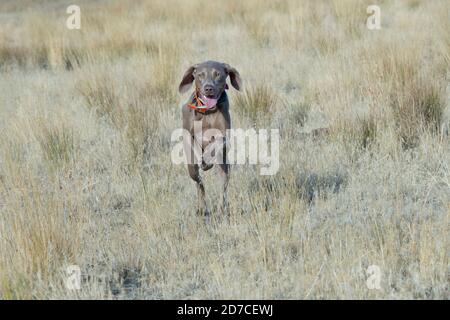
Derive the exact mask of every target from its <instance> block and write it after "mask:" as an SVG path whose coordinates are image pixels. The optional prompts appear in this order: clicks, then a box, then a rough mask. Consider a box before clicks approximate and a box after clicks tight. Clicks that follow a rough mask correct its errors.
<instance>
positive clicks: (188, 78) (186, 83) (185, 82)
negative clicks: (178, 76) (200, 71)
mask: <svg viewBox="0 0 450 320" xmlns="http://www.w3.org/2000/svg"><path fill="white" fill-rule="evenodd" d="M196 67H197V65H196V64H195V65H193V66H190V67H189V69H187V70H186V72H185V73H184V76H183V79H182V80H181V82H180V85H179V86H178V91H179V92H180V93H185V92H186V91H188V90H189V88H190V87H191V85H192V82H194V71H195V68H196Z"/></svg>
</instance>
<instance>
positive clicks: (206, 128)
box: [193, 112, 225, 148]
mask: <svg viewBox="0 0 450 320" xmlns="http://www.w3.org/2000/svg"><path fill="white" fill-rule="evenodd" d="M221 117H223V115H222V114H221V113H220V112H215V113H213V114H208V115H199V114H197V115H196V116H195V121H194V123H193V133H194V138H195V140H196V141H197V142H198V143H199V144H200V145H201V146H202V148H206V146H207V145H209V144H210V143H211V142H212V141H214V140H215V139H217V138H219V136H222V137H224V136H225V130H224V126H223V125H221V123H222V122H223V119H222V120H221Z"/></svg>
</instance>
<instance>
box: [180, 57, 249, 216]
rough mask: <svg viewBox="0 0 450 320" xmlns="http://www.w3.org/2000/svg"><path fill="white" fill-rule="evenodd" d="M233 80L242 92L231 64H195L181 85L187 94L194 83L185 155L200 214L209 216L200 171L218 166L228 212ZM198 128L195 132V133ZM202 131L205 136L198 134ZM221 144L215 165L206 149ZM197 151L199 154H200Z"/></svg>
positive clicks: (187, 113)
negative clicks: (230, 90)
mask: <svg viewBox="0 0 450 320" xmlns="http://www.w3.org/2000/svg"><path fill="white" fill-rule="evenodd" d="M228 76H229V77H230V82H231V85H232V86H233V87H234V88H235V89H236V90H240V89H241V86H242V84H241V82H242V81H241V78H240V75H239V72H238V71H237V70H236V69H235V68H233V67H231V66H229V65H228V64H225V63H221V62H216V61H205V62H202V63H199V64H196V65H193V66H191V67H189V69H187V71H186V73H185V74H184V76H183V80H181V83H180V85H179V88H178V90H179V92H180V93H185V92H186V91H188V90H189V88H190V87H191V85H192V83H193V82H194V85H195V89H194V92H193V93H192V95H191V97H190V98H189V100H188V102H187V103H186V104H184V105H183V107H182V116H183V129H184V130H185V132H186V133H187V132H188V133H189V134H186V135H185V137H184V140H183V141H184V152H185V154H186V157H187V160H188V161H187V162H188V171H189V175H190V177H191V178H192V179H193V180H194V181H195V182H196V184H197V193H198V213H200V214H203V215H206V216H207V215H209V213H210V212H209V210H208V207H207V205H206V200H205V187H204V185H203V182H202V178H201V176H200V173H199V168H200V167H201V169H202V170H203V171H206V170H209V169H211V168H212V167H213V165H214V164H217V166H218V168H219V176H220V178H221V180H222V186H223V190H222V191H223V194H222V205H221V209H222V213H228V199H227V188H228V180H229V171H230V168H229V164H228V163H227V161H226V140H225V137H226V130H228V129H230V127H231V119H230V113H229V102H228V96H227V93H226V91H225V90H226V89H228V85H227V82H226V80H227V77H228ZM194 129H195V130H194ZM207 130H208V131H209V132H211V131H212V132H217V133H218V134H212V135H209V136H208V135H206V134H205V131H207ZM198 131H201V133H203V134H201V135H198ZM213 143H214V144H215V146H217V145H219V148H218V149H217V148H214V150H220V151H219V152H217V153H216V154H214V151H213V152H211V154H212V156H213V157H214V158H215V160H217V159H221V161H216V162H215V163H214V162H212V161H211V158H208V159H207V157H206V155H207V152H206V150H210V149H211V148H208V147H211V146H212V145H213ZM196 150H197V152H196Z"/></svg>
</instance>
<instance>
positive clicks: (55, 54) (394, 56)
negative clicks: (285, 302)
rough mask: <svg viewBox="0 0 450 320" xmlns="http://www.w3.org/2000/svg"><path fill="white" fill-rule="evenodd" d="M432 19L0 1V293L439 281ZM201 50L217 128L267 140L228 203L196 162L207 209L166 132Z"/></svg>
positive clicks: (444, 45) (440, 184)
mask: <svg viewBox="0 0 450 320" xmlns="http://www.w3.org/2000/svg"><path fill="white" fill-rule="evenodd" d="M73 2H76V4H78V5H79V6H80V8H81V29H80V30H69V29H68V28H66V19H67V18H68V16H69V15H68V14H67V13H66V8H67V6H69V5H70V4H74V3H73ZM370 4H377V5H379V6H380V8H381V29H380V30H369V29H368V28H367V27H366V19H367V17H368V16H369V14H367V12H366V8H367V6H368V5H370ZM449 31H450V2H449V1H446V0H433V1H425V0H423V1H420V0H409V1H407V0H404V1H381V0H378V1H358V0H343V1H338V0H330V1H325V0H319V1H306V0H305V1H296V0H286V1H281V0H270V1H257V0H246V1H240V0H228V1H200V0H190V1H181V0H179V1H175V0H151V1H150V0H149V1H132V0H124V1H106V0H104V1H59V0H55V1H50V0H47V1H44V0H41V1H31V0H23V1H13V0H6V1H2V2H1V4H0V132H1V138H0V299H29V298H31V299H55V298H62V299H68V298H78V299H93V298H100V299H134V298H140V299H179V298H187V299H200V298H211V299H218V298H222V299H236V298H256V299H259V298H263V299H265V298H271V299H278V298H285V299H318V298H321V299H332V298H337V299H406V298H412V299H423V298H425V299H448V298H449V281H450V269H449V249H450V244H449V241H450V237H449V222H450V221H449V218H450V139H449V134H448V130H449V124H450V103H449V101H450V86H449V76H450V71H449V65H450V32H449ZM210 59H211V60H218V61H225V62H227V63H229V64H230V65H232V66H234V67H235V68H236V69H237V70H239V72H240V74H241V76H242V78H243V80H244V86H245V90H244V91H243V92H242V93H238V92H237V91H234V90H231V89H230V91H229V94H230V100H231V117H232V125H233V127H235V128H243V129H247V128H251V127H254V128H257V129H258V128H265V129H270V128H274V129H279V130H280V137H281V138H280V139H281V140H280V169H279V171H278V173H277V174H276V175H274V176H261V175H260V174H259V170H258V166H253V165H239V166H238V165H236V166H234V167H233V168H232V173H231V180H230V186H229V201H230V218H229V219H223V218H222V217H220V214H219V210H217V208H215V203H217V201H216V199H218V198H219V197H220V194H219V190H220V186H219V184H218V183H217V181H216V179H215V177H216V175H215V172H214V171H215V170H211V171H208V172H206V174H205V184H206V188H207V195H208V203H209V204H210V206H211V207H212V208H213V219H212V220H211V221H210V222H209V223H205V221H204V220H203V218H201V217H199V216H197V215H196V214H195V210H196V203H197V202H196V188H195V184H194V183H193V182H192V181H191V180H190V178H189V176H188V174H187V171H186V168H185V167H184V166H182V165H175V164H172V162H171V158H170V152H171V148H172V145H171V141H170V137H171V133H172V131H173V130H174V129H176V128H179V127H181V112H180V106H181V104H182V102H184V101H185V100H186V99H187V95H184V96H180V95H179V94H178V92H177V88H178V83H179V81H180V80H181V77H182V75H183V73H184V71H185V70H186V69H187V68H188V67H189V66H190V65H192V64H193V63H197V62H201V61H204V60H210ZM321 128H326V130H315V129H321ZM314 132H322V134H313V133H314ZM70 265H77V266H79V268H80V270H81V280H82V281H81V288H80V289H79V290H69V289H68V288H67V287H66V284H65V281H66V280H67V276H68V274H67V267H68V266H70ZM373 265H374V266H377V267H378V268H379V270H380V273H379V276H380V277H379V279H380V286H379V289H376V288H375V289H370V285H369V286H368V285H367V281H368V279H369V278H370V277H371V276H372V275H371V274H370V272H369V273H368V268H369V266H373Z"/></svg>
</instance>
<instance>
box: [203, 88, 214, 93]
mask: <svg viewBox="0 0 450 320" xmlns="http://www.w3.org/2000/svg"><path fill="white" fill-rule="evenodd" d="M204 91H205V94H207V95H210V94H211V95H212V94H214V87H213V86H205V88H204Z"/></svg>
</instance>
